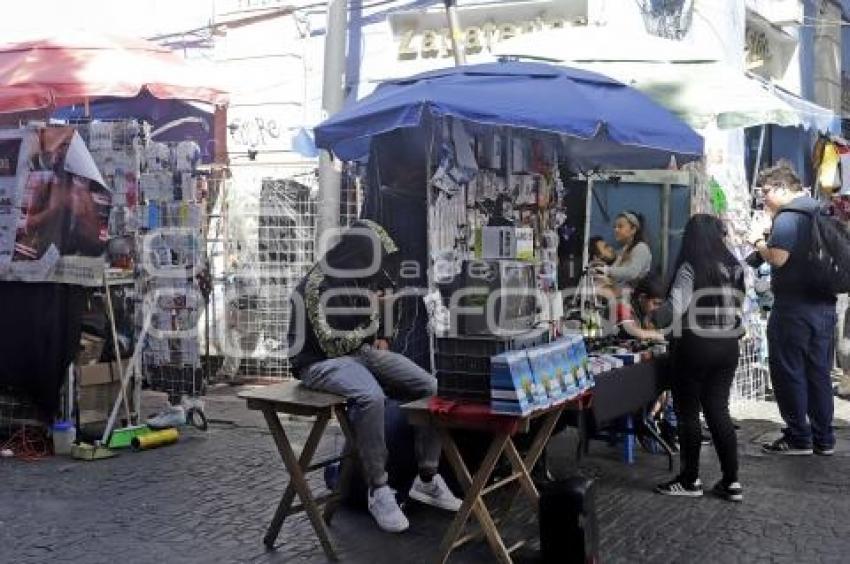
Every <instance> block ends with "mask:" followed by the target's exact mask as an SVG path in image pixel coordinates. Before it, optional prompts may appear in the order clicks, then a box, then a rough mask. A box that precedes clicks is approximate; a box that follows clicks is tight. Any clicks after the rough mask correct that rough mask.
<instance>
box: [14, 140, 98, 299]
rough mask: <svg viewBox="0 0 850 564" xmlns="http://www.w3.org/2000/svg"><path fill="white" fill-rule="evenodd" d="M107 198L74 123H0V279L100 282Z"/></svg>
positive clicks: (71, 282) (75, 282)
mask: <svg viewBox="0 0 850 564" xmlns="http://www.w3.org/2000/svg"><path fill="white" fill-rule="evenodd" d="M111 203H112V195H111V193H110V191H109V190H108V189H107V188H106V187H105V183H104V180H103V178H102V177H101V174H100V172H99V171H98V169H97V166H96V165H95V163H94V160H93V159H92V157H91V154H90V153H89V151H88V149H87V148H86V146H85V143H84V142H83V140H82V138H80V136H79V134H78V133H77V132H76V131H75V130H74V129H73V128H71V127H43V128H26V129H14V130H5V131H3V130H0V280H15V281H24V282H59V283H66V284H78V285H83V286H94V285H98V284H100V283H101V281H102V276H103V268H104V264H105V259H104V251H105V249H106V242H107V239H108V226H109V212H110V209H111Z"/></svg>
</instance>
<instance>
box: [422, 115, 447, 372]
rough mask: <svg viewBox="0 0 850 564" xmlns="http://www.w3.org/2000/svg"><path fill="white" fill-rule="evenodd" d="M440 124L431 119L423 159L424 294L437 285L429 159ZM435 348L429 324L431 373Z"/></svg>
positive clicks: (435, 338)
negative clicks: (432, 262)
mask: <svg viewBox="0 0 850 564" xmlns="http://www.w3.org/2000/svg"><path fill="white" fill-rule="evenodd" d="M442 125H443V124H442V121H441V120H440V119H435V118H432V119H431V139H430V143H429V144H428V154H427V155H426V157H427V158H426V159H425V229H426V232H427V236H426V237H425V249H426V252H425V269H426V270H425V273H426V275H427V276H426V278H427V281H428V282H427V283H428V290H427V292H426V294H430V293H431V292H433V291H435V290H436V288H437V285H436V283H435V282H434V266H433V265H432V264H431V252H432V251H433V249H432V248H431V240H432V237H431V231H432V229H433V228H434V226H433V225H431V223H432V222H431V211H432V210H431V206H432V204H433V199H432V197H431V159H432V158H433V157H432V153H433V152H434V145H435V144H436V137H437V128H438V127H439V128H440V131H441V132H442V130H443V127H442ZM434 315H435V316H436V315H437V311H436V308H435V310H434ZM436 348H437V335H436V332H435V331H434V328H433V326H431V327H429V329H428V359H429V362H430V363H431V374H436V373H437V364H436V353H437V351H436Z"/></svg>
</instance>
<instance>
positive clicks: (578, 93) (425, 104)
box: [315, 62, 703, 170]
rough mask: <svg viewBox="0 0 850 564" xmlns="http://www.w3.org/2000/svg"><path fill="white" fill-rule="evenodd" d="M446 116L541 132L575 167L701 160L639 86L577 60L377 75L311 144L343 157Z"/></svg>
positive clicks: (684, 131) (699, 144)
mask: <svg viewBox="0 0 850 564" xmlns="http://www.w3.org/2000/svg"><path fill="white" fill-rule="evenodd" d="M429 116H432V117H438V118H439V117H444V116H450V117H455V118H459V119H462V120H465V121H467V122H470V123H473V124H480V125H484V126H505V127H512V128H521V129H528V130H534V131H538V132H548V133H550V134H552V135H554V136H557V137H559V138H560V139H561V141H562V142H563V146H564V157H565V158H566V160H567V162H568V163H569V164H570V165H571V166H572V167H573V168H575V169H578V170H590V169H593V168H596V167H623V168H662V167H666V166H667V165H668V164H669V163H670V159H671V156H674V157H675V158H676V162H677V163H678V164H683V163H686V162H689V161H693V160H696V159H699V158H700V157H701V155H702V152H703V140H702V137H700V136H699V135H698V134H697V133H696V132H694V131H693V130H692V129H691V128H690V127H689V126H688V125H687V124H685V123H683V122H682V121H680V120H679V119H678V118H677V117H676V116H674V115H673V114H671V113H670V112H669V111H668V110H666V109H665V108H663V107H661V106H659V105H658V104H656V103H655V102H653V101H652V100H651V99H649V97H647V96H646V95H644V94H642V93H641V92H639V91H637V90H635V89H634V88H630V87H628V86H625V85H624V84H622V83H620V82H617V81H616V80H613V79H611V78H608V77H605V76H602V75H599V74H596V73H593V72H588V71H586V70H581V69H572V68H566V67H559V66H553V65H546V64H541V63H518V62H503V63H488V64H482V65H470V66H462V67H454V68H449V69H443V70H437V71H432V72H426V73H423V74H419V75H416V76H413V77H410V78H405V79H399V80H392V81H388V82H385V83H383V84H381V85H380V86H379V87H378V88H377V89H376V90H375V91H374V92H373V93H372V94H370V95H369V96H367V97H365V98H363V99H362V100H360V101H358V102H356V103H354V104H352V105H351V106H349V107H347V108H345V109H344V110H342V111H341V112H339V113H338V114H336V115H334V116H333V117H331V118H330V119H328V120H327V121H325V122H324V123H322V124H320V125H319V126H318V127H317V128H316V130H315V133H316V144H317V146H319V147H321V148H324V149H327V150H329V151H331V152H332V153H334V154H335V155H336V156H338V157H339V158H341V159H343V160H358V159H362V158H365V157H367V155H368V151H369V144H370V141H371V139H372V138H373V137H375V136H377V135H380V134H382V133H386V132H389V131H392V130H396V129H403V128H415V127H418V126H420V125H421V124H422V123H423V122H424V120H426V119H428V117H429Z"/></svg>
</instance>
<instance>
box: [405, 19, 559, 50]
mask: <svg viewBox="0 0 850 564" xmlns="http://www.w3.org/2000/svg"><path fill="white" fill-rule="evenodd" d="M566 23H567V22H565V21H564V20H562V19H553V20H548V21H544V20H543V19H537V20H529V21H524V22H518V23H510V22H505V23H486V24H484V25H483V26H480V27H479V26H471V27H467V28H464V29H462V30H461V37H462V38H463V44H464V47H465V48H466V53H467V54H469V55H475V54H477V53H481V52H482V51H484V50H487V51H489V50H491V49H492V48H493V45H495V44H496V43H498V42H500V41H504V40H506V39H510V38H511V37H516V36H517V35H520V34H524V33H534V32H536V31H543V30H544V29H557V28H562V27H564V26H565V25H566ZM451 56H453V53H452V47H451V39H450V37H449V30H448V29H446V28H443V29H426V30H423V31H421V32H419V31H416V30H412V29H411V30H408V31H406V32H404V34H402V37H401V41H400V44H399V47H398V58H399V59H401V60H410V59H416V58H418V57H422V58H437V57H451Z"/></svg>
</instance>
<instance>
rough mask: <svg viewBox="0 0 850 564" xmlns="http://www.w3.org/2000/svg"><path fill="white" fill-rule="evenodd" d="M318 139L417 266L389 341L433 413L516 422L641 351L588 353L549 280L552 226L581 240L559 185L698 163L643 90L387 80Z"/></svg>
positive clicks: (484, 78) (594, 84) (473, 77)
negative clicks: (465, 412) (348, 166)
mask: <svg viewBox="0 0 850 564" xmlns="http://www.w3.org/2000/svg"><path fill="white" fill-rule="evenodd" d="M316 142H317V145H318V146H319V147H322V148H324V149H327V150H328V151H330V152H331V153H332V154H334V155H335V156H337V157H338V158H340V159H342V160H345V161H357V160H361V161H362V160H368V162H369V164H368V167H369V170H370V173H369V178H370V180H371V183H370V186H367V197H366V202H365V210H366V214H367V215H369V216H370V217H371V218H373V219H376V220H378V221H379V222H380V223H382V224H383V225H385V227H386V228H387V230H388V231H389V234H390V236H391V237H393V238H394V240H395V241H396V243H397V244H398V246H399V248H400V250H401V255H402V260H403V261H410V263H411V266H413V265H417V264H418V265H419V266H420V267H421V268H420V269H418V270H415V271H413V269H412V270H411V271H412V272H413V274H411V275H410V277H409V279H407V280H405V277H404V276H402V287H404V286H405V282H407V286H408V287H415V286H416V285H417V284H418V285H419V286H420V287H419V293H418V294H417V296H418V297H417V298H416V299H417V300H418V299H419V298H420V297H422V296H423V295H424V300H422V301H424V306H423V307H424V309H425V310H426V311H427V315H408V316H407V318H408V319H411V320H412V321H410V323H409V324H408V325H407V326H402V327H399V328H397V329H398V332H397V333H396V339H395V342H396V347H397V350H400V351H402V352H404V353H405V354H408V355H410V356H413V357H414V358H415V360H417V362H420V364H423V365H426V366H430V367H431V369H432V370H433V371H434V372H435V373H436V375H437V379H438V382H439V393H438V396H439V397H440V400H439V401H440V402H446V401H447V402H448V403H439V404H436V405H434V406H432V412H433V413H436V412H439V411H440V410H447V409H448V410H452V409H454V407H452V406H460V405H464V404H467V403H469V402H472V404H477V405H479V406H481V405H483V406H485V407H484V409H485V411H487V410H489V412H490V413H491V414H494V415H496V414H500V415H504V414H508V415H512V416H514V417H517V418H520V419H523V420H525V418H527V417H528V416H529V415H530V414H532V413H534V412H535V411H536V410H538V409H551V407H552V406H557V405H561V404H563V402H564V401H569V400H571V399H574V398H576V397H577V395H580V394H582V393H583V392H584V391H586V390H587V388H588V387H590V386H592V381H593V375H594V374H597V375H599V374H603V373H607V372H611V371H612V370H614V369H616V368H618V367H623V366H624V365H626V364H633V363H640V362H641V361H644V360H647V359H648V358H649V357H650V356H651V355H649V354H639V353H637V354H636V353H635V351H632V350H628V351H626V350H620V349H618V350H614V351H602V350H590V351H587V350H586V343H585V340H584V339H583V335H582V333H581V329H582V327H581V326H580V325H578V326H577V325H574V324H571V323H570V322H569V321H568V320H566V319H565V308H564V307H563V304H564V303H565V301H566V302H567V303H570V302H571V300H570V299H569V298H570V296H565V295H564V294H563V293H561V292H560V291H559V290H558V283H557V272H558V252H557V251H558V245H559V242H560V240H561V237H562V233H564V232H571V233H585V232H586V225H582V224H576V223H575V220H574V219H573V218H575V217H577V216H580V217H585V218H586V215H582V214H579V213H577V211H578V210H575V209H568V208H567V207H565V205H564V202H565V201H566V195H567V194H566V190H567V189H566V187H565V182H564V178H565V176H567V175H569V174H573V173H577V172H578V173H588V172H591V171H595V170H599V169H601V168H611V167H614V168H664V167H667V166H669V164H670V163H671V161H674V162H676V163H678V164H679V165H681V164H685V163H688V162H690V161H694V160H697V159H699V158H700V156H701V154H702V149H703V147H702V139H701V138H700V137H699V136H698V135H697V134H696V133H694V132H693V130H691V129H690V128H689V127H688V126H686V125H685V124H684V123H682V122H681V121H679V120H678V119H677V118H675V117H674V116H673V115H672V114H670V113H669V112H667V111H666V110H664V109H663V108H661V107H659V106H657V105H656V104H654V103H653V102H651V101H650V100H649V99H648V98H647V97H645V96H644V95H642V94H640V93H639V92H637V91H635V90H633V89H631V88H629V87H627V86H624V85H623V84H621V83H618V82H616V81H614V80H611V79H608V78H605V77H603V76H600V75H597V74H593V73H590V72H585V71H580V70H574V69H568V68H558V67H552V66H548V65H542V64H528V63H499V64H488V65H475V66H468V67H460V68H455V69H445V70H440V71H434V72H430V73H424V74H421V75H417V76H414V77H410V78H406V79H401V80H397V81H391V82H388V83H385V84H383V85H381V86H380V87H379V88H378V89H377V90H376V91H375V92H374V93H373V94H372V95H370V96H368V97H366V98H364V99H363V100H361V101H359V102H358V103H356V104H353V105H351V106H350V107H348V108H347V109H345V110H343V111H342V112H340V113H339V114H337V115H335V116H334V117H332V118H330V119H329V120H327V121H326V122H324V123H323V124H321V125H320V126H319V127H317V128H316ZM423 192H424V194H423ZM585 201H586V200H585ZM570 222H573V223H572V224H570ZM565 226H567V227H570V228H571V229H569V230H566V231H565V230H562V229H561V228H562V227H565ZM422 286H424V288H423V287H422ZM408 289H410V288H408ZM401 303H404V302H401ZM404 307H420V306H419V305H418V304H413V305H407V306H404ZM417 312H418V310H417ZM402 317H404V312H402ZM417 324H419V326H418V327H417V326H416V325H417ZM426 325H427V327H426ZM417 332H418V333H417ZM411 335H413V337H412V336H411ZM399 337H401V338H399ZM400 341H401V343H402V345H399V342H400ZM412 342H418V343H422V344H423V345H424V348H425V350H424V351H423V352H424V353H425V354H424V356H425V358H421V357H419V358H417V357H416V355H417V354H418V353H419V352H420V351H416V350H411V349H410V348H409V345H410V343H412ZM588 352H589V353H590V354H588ZM607 352H614V353H616V354H614V355H611V354H607ZM654 391H655V390H654V389H653V390H651V392H652V393H654ZM608 393H611V394H619V393H620V391H619V390H618V389H613V388H609V389H608ZM648 399H651V397H650V398H648ZM447 405H448V406H447ZM421 408H422V406H418V408H417V410H419V411H421ZM555 419H557V417H555ZM547 431H548V432H549V433H551V431H552V427H547ZM546 438H548V435H546V433H544V436H543V438H542V439H539V440H538V441H535V442H540V441H543V442H545V440H546ZM501 440H504V437H502V438H501ZM506 444H507V443H501V446H505V445H506ZM494 448H495V447H494ZM505 448H508V449H509V450H510V448H511V447H505ZM496 451H498V448H496ZM496 451H493V452H496ZM493 456H496V457H497V456H498V452H497V453H496V455H493ZM488 460H489V458H488ZM490 462H492V461H490ZM491 469H492V468H488V467H487V465H485V466H484V469H483V470H481V471H483V472H485V473H486V472H489V471H490V470H491ZM481 479H483V478H480V477H476V479H475V480H476V483H479V482H480V481H481ZM466 515H469V512H468V511H467V512H466ZM479 518H483V517H481V515H479ZM461 520H463V517H462V518H461ZM462 524H463V523H462V522H461V523H460V525H462ZM456 529H457V528H456V527H453V530H454V531H455V532H457V531H456ZM488 534H489V533H488ZM449 545H451V542H449ZM447 550H449V551H450V550H451V548H450V547H447ZM501 556H504V555H503V554H500V557H501Z"/></svg>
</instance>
